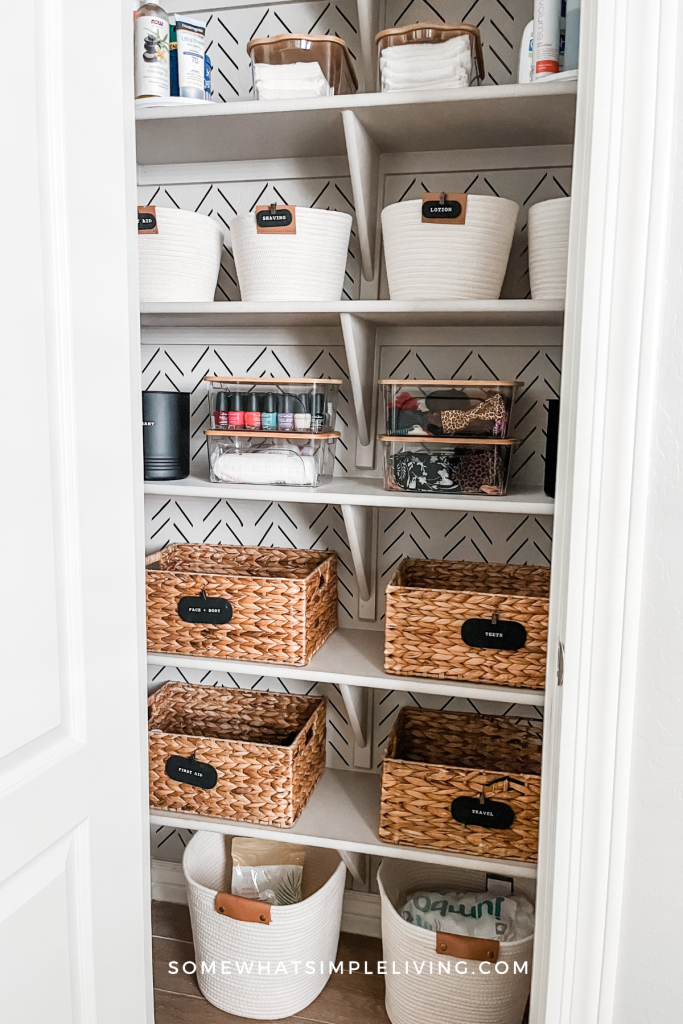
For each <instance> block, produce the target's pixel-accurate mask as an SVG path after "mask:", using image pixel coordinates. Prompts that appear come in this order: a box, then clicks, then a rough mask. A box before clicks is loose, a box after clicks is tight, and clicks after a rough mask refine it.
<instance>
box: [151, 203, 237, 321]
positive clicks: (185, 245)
mask: <svg viewBox="0 0 683 1024" xmlns="http://www.w3.org/2000/svg"><path fill="white" fill-rule="evenodd" d="M154 213H155V216H156V221H157V229H158V234H156V235H152V234H142V235H138V256H139V266H140V301H141V302H213V299H214V293H215V291H216V282H217V281H218V271H219V270H220V266H221V250H222V247H223V232H222V231H221V229H220V228H219V226H218V224H216V222H215V221H213V220H210V219H209V218H208V217H204V216H203V215H202V214H200V213H191V212H190V211H189V210H167V209H165V207H162V206H157V207H155V209H154Z"/></svg>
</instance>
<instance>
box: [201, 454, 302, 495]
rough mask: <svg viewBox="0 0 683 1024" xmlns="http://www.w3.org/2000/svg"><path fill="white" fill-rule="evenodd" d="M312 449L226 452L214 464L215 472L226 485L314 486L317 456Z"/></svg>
mask: <svg viewBox="0 0 683 1024" xmlns="http://www.w3.org/2000/svg"><path fill="white" fill-rule="evenodd" d="M305 451H308V452H309V453H310V452H311V449H310V448H308V449H305V448H304V449H301V451H299V449H297V448H294V450H292V448H289V447H287V448H285V447H283V448H282V449H276V448H269V449H267V450H266V451H262V452H224V453H223V454H222V455H219V456H218V458H217V459H216V460H215V461H214V463H213V472H214V475H215V476H217V477H218V479H219V480H222V481H223V482H224V483H226V484H290V485H291V486H295V487H313V486H315V484H316V481H317V478H318V474H317V471H316V459H315V456H314V455H311V454H301V452H305Z"/></svg>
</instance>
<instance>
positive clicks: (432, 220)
mask: <svg viewBox="0 0 683 1024" xmlns="http://www.w3.org/2000/svg"><path fill="white" fill-rule="evenodd" d="M466 216H467V194H466V193H465V192H424V193H423V194H422V223H423V224H464V223H465V217H466Z"/></svg>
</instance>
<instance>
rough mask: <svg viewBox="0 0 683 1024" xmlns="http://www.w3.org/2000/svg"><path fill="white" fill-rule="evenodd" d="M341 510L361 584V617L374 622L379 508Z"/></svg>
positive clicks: (359, 613) (359, 610) (359, 607)
mask: <svg viewBox="0 0 683 1024" xmlns="http://www.w3.org/2000/svg"><path fill="white" fill-rule="evenodd" d="M341 511H342V516H343V517H344V526H345V528H346V539H347V540H348V542H349V547H350V549H351V558H352V560H353V569H354V573H355V576H356V583H357V586H358V618H359V619H362V620H364V621H371V622H374V620H375V617H376V612H375V604H376V591H377V524H378V520H379V515H378V510H377V509H376V508H371V507H370V506H369V505H342V506H341Z"/></svg>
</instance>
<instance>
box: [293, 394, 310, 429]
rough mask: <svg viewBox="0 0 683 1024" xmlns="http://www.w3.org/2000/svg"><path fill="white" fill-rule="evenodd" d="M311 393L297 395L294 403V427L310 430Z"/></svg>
mask: <svg viewBox="0 0 683 1024" xmlns="http://www.w3.org/2000/svg"><path fill="white" fill-rule="evenodd" d="M309 398H310V395H304V394H301V395H297V396H296V401H295V403H294V429H295V430H310V429H311V413H310V405H309Z"/></svg>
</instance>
